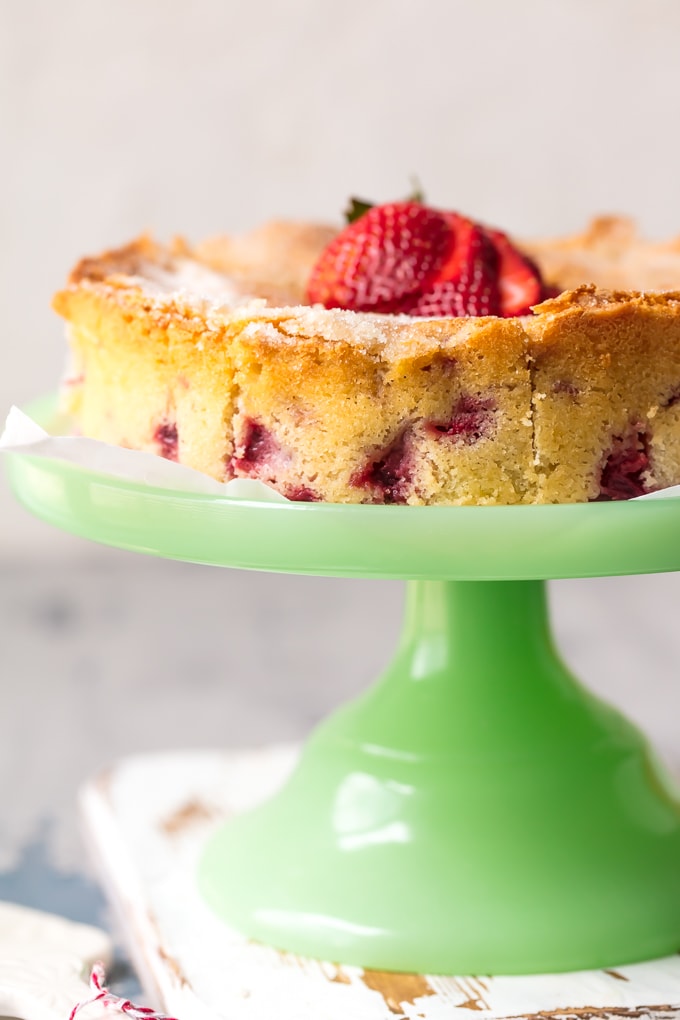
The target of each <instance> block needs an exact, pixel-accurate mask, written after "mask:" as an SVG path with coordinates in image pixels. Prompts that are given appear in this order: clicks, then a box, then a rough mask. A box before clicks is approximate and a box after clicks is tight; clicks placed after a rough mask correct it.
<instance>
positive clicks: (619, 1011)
mask: <svg viewBox="0 0 680 1020" xmlns="http://www.w3.org/2000/svg"><path fill="white" fill-rule="evenodd" d="M295 754H296V752H295V749H292V748H270V749H268V750H266V751H261V752H248V753H239V754H220V753H212V754H211V753H205V752H179V753H172V754H167V755H157V754H156V755H148V756H143V757H137V758H129V759H126V760H124V761H122V762H121V763H119V764H118V765H117V766H116V767H115V768H113V769H112V770H111V771H109V772H108V773H106V774H105V775H103V776H101V777H100V778H99V779H97V780H95V781H94V782H92V783H91V784H90V785H89V786H88V787H86V789H85V790H84V791H83V794H82V807H83V811H84V815H85V820H86V825H87V830H88V833H89V835H90V837H91V840H92V845H93V848H94V851H95V854H96V857H97V859H98V862H99V865H100V868H101V871H102V874H103V876H104V878H105V880H106V882H107V885H108V888H109V892H110V894H111V897H112V899H113V901H114V902H115V903H116V904H117V906H118V908H119V910H120V914H121V917H122V920H123V922H124V926H125V928H126V931H127V935H128V939H129V944H130V948H131V951H132V952H133V955H134V957H135V959H136V962H137V966H138V969H139V971H140V975H141V977H142V979H143V981H144V982H145V984H146V986H147V993H148V994H150V995H157V996H158V997H159V998H160V1001H161V1003H162V1005H163V1008H164V1009H165V1010H166V1011H167V1012H168V1013H171V1014H173V1015H175V1016H178V1017H180V1018H181V1020H194V1018H196V1020H199V1018H200V1020H209V1018H210V1020H216V1018H217V1017H221V1018H224V1017H227V1018H228V1020H272V1018H276V1020H394V1017H395V1016H396V1015H401V1016H405V1017H408V1018H412V1020H485V1018H495V1017H525V1016H532V1017H537V1016H538V1015H540V1017H541V1020H543V1018H545V1016H546V1015H548V1016H550V1017H558V1018H561V1017H567V1018H572V1017H573V1018H579V1020H592V1018H593V1017H604V1016H612V1017H635V1018H639V1017H643V1018H646V1017H655V1018H659V1020H680V955H679V956H673V957H668V958H666V959H663V960H657V961H653V962H651V963H643V964H636V965H635V966H628V967H619V968H616V969H615V970H609V971H588V972H583V973H578V974H560V975H541V976H531V977H505V978H479V977H476V978H475V977H427V976H424V975H417V974H410V975H409V974H406V975H396V974H384V973H380V972H375V971H366V972H364V971H362V970H361V969H360V968H358V967H335V966H333V965H332V964H324V963H319V962H316V961H314V960H309V959H303V958H300V957H296V956H293V955H292V954H286V953H279V952H277V951H276V950H274V949H271V948H268V947H266V946H260V945H256V944H252V943H250V942H248V940H247V939H245V938H243V937H242V936H240V935H239V934H237V933H236V932H234V931H232V930H231V929H229V928H228V927H227V926H226V925H225V924H223V923H222V922H221V921H220V920H219V919H218V918H216V917H215V916H213V914H212V913H211V912H210V911H209V910H208V908H207V907H206V906H205V905H204V903H203V902H202V900H201V898H200V895H199V893H198V890H197V887H196V871H197V865H198V860H199V858H200V854H201V851H202V848H203V847H204V845H205V841H206V839H207V838H208V837H209V836H210V834H211V833H212V832H213V831H214V830H215V828H216V826H217V825H219V824H220V823H221V822H222V821H223V820H224V819H225V818H227V817H229V816H230V815H233V814H234V813H236V812H238V811H242V810H244V809H246V808H248V807H250V806H252V805H254V804H256V803H257V802H258V801H260V800H262V799H263V798H264V797H265V796H267V795H268V794H269V793H270V792H272V791H273V790H274V789H275V788H276V787H277V786H279V785H280V784H281V782H282V781H283V780H284V779H285V777H286V775H287V774H288V773H289V772H290V769H291V767H292V765H293V763H294V761H295ZM234 881H238V875H234Z"/></svg>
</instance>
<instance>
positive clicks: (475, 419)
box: [427, 394, 496, 443]
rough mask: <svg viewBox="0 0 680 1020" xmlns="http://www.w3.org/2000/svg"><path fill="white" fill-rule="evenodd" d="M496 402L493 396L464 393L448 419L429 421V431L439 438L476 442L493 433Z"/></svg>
mask: <svg viewBox="0 0 680 1020" xmlns="http://www.w3.org/2000/svg"><path fill="white" fill-rule="evenodd" d="M495 409H496V402H495V400H494V399H493V397H479V396H473V395H465V394H464V395H463V396H462V397H459V399H458V400H457V401H456V404H455V406H454V408H453V411H452V412H451V417H450V418H449V420H448V421H446V422H442V423H435V422H428V424H427V431H428V432H429V433H430V434H431V435H433V436H435V437H436V438H438V439H445V438H448V439H453V440H454V441H455V442H460V443H475V442H477V440H478V439H481V438H482V437H483V436H487V435H489V434H490V433H491V431H492V429H493V423H494V411H495Z"/></svg>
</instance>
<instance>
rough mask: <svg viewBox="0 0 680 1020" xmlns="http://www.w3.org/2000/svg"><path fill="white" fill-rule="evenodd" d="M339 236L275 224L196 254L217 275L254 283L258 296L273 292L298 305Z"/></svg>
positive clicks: (325, 229)
mask: <svg viewBox="0 0 680 1020" xmlns="http://www.w3.org/2000/svg"><path fill="white" fill-rule="evenodd" d="M337 232H338V228H337V227H334V226H330V225H327V224H320V223H296V222H291V221H288V220H272V221H271V222H269V223H265V224H263V226H261V227H258V228H257V229H256V230H253V231H251V232H250V233H248V234H242V235H236V236H227V237H214V238H209V239H208V240H206V241H202V242H201V243H200V244H198V245H196V247H195V248H194V249H193V252H192V254H193V256H194V257H195V258H197V259H198V260H199V261H200V262H203V263H205V265H207V266H210V267H211V268H212V269H215V270H216V271H217V272H220V273H226V274H228V275H235V276H238V277H241V278H244V279H247V280H250V281H251V282H252V283H253V284H254V285H255V286H256V288H257V289H256V290H255V293H258V294H260V293H262V287H264V288H265V289H271V288H273V289H275V290H276V291H279V292H282V293H286V294H287V295H288V296H289V300H288V303H289V304H291V305H298V304H302V303H303V302H304V295H305V290H306V287H307V281H308V279H309V276H310V273H311V271H312V268H313V266H314V264H315V263H316V261H317V259H318V258H319V255H320V254H321V252H322V251H323V250H324V248H325V247H326V246H327V245H328V244H329V243H330V241H332V239H333V238H334V237H335V235H336V234H337Z"/></svg>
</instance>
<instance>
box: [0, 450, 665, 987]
mask: <svg viewBox="0 0 680 1020" xmlns="http://www.w3.org/2000/svg"><path fill="white" fill-rule="evenodd" d="M10 476H11V480H12V484H13V486H14V489H15V491H16V493H17V495H18V497H19V499H21V500H22V502H23V503H24V504H25V505H26V506H27V507H28V508H29V509H31V510H32V511H33V512H35V513H37V514H38V515H39V516H40V517H42V518H44V519H46V520H48V521H51V522H52V523H54V524H57V525H59V526H61V527H64V528H66V529H67V530H69V531H73V532H76V533H77V534H80V535H82V536H84V537H87V538H92V539H95V540H99V541H103V542H107V543H110V544H113V545H118V546H121V547H124V548H127V549H136V550H138V551H144V552H148V553H153V554H156V555H160V556H167V557H172V558H176V559H185V560H193V561H195V562H202V563H214V564H219V565H224V566H227V565H229V566H238V567H247V568H254V569H263V570H287V571H295V572H300V573H320V574H333V575H344V576H352V575H353V576H362V577H402V578H406V579H410V583H409V594H408V602H407V611H406V621H405V627H404V632H403V636H402V639H401V643H400V645H399V647H398V649H397V652H396V655H395V657H394V660H393V662H392V664H391V665H390V666H389V668H388V669H387V671H386V672H385V674H384V676H383V677H382V678H381V679H380V680H379V681H378V683H377V684H376V685H375V686H374V687H373V688H371V689H370V690H369V691H368V693H366V694H365V695H364V696H363V697H361V698H359V699H358V700H356V701H354V702H352V703H350V704H349V705H346V706H345V707H343V708H342V709H340V710H339V711H338V712H337V713H336V714H335V715H334V716H332V717H331V718H330V719H329V720H327V721H326V722H325V723H324V724H322V725H321V726H320V727H319V729H318V730H317V731H316V732H315V733H314V734H313V735H312V737H311V739H310V740H309V742H308V744H307V746H306V748H305V750H304V752H303V755H302V757H301V760H300V763H299V765H298V767H297V769H296V771H295V772H294V774H293V776H292V778H291V779H290V780H289V782H288V783H287V785H286V786H285V787H284V789H283V790H282V791H281V792H280V793H278V794H277V795H275V796H274V798H272V799H271V800H270V801H268V802H267V803H266V804H264V805H263V806H261V807H259V808H257V809H255V810H254V811H252V812H250V813H249V814H245V815H242V816H239V817H237V818H236V819H234V820H232V821H230V822H229V823H227V824H226V825H225V826H224V828H223V829H222V830H221V831H220V832H218V834H217V835H216V836H215V837H213V839H212V841H211V842H210V843H209V845H208V846H207V847H206V850H205V853H204V856H203V860H202V864H201V867H200V874H199V882H200V886H201V889H202V891H203V894H204V896H205V899H206V901H207V902H208V903H209V904H210V906H211V907H212V908H213V909H214V910H215V911H217V913H218V914H220V915H221V916H222V917H223V918H224V919H225V920H226V921H228V922H229V924H231V925H232V926H234V927H236V928H237V929H239V930H241V931H242V932H244V933H245V934H246V935H248V936H250V937H252V938H254V939H257V940H261V941H264V942H267V943H270V944H272V945H274V946H277V947H278V948H283V949H288V950H291V951H293V952H296V953H300V954H303V955H307V956H312V957H317V958H321V959H328V960H333V961H336V962H341V963H347V964H356V965H359V966H362V967H368V968H375V969H382V970H404V971H418V972H422V973H429V974H436V973H444V974H451V973H457V974H465V973H468V974H503V973H505V974H520V973H538V972H545V971H564V970H577V969H592V968H598V967H611V966H615V965H616V964H622V963H626V962H631V961H635V960H643V959H650V958H653V957H656V956H663V955H666V954H671V953H674V952H676V951H677V950H678V949H679V948H680V800H679V798H678V793H677V791H676V790H675V789H673V786H672V783H671V781H670V779H669V778H668V777H667V776H666V775H665V773H664V772H663V770H662V769H661V768H660V766H659V764H658V763H657V762H656V760H655V758H654V755H653V752H652V751H651V749H650V748H649V746H648V744H647V742H646V741H645V739H644V738H643V737H642V735H641V734H640V733H639V732H638V731H637V730H636V729H635V727H633V726H632V725H631V724H630V723H629V722H627V721H626V720H625V719H623V718H622V717H621V716H620V715H619V713H617V712H615V711H614V710H613V709H611V708H609V707H608V706H606V705H604V704H603V703H602V702H600V701H599V700H598V699H596V698H594V697H593V696H592V695H591V694H589V693H588V692H587V691H586V690H585V689H584V688H583V687H582V686H581V685H580V684H579V683H578V682H577V681H576V680H574V678H573V677H572V676H571V675H570V674H569V672H568V671H567V670H566V668H565V667H564V666H563V665H562V663H561V662H560V660H559V658H558V657H557V655H556V654H555V651H554V649H553V645H552V642H551V638H550V634H549V629H548V624H547V617H546V610H545V599H544V591H543V580H542V579H544V578H547V577H575V576H597V575H602V574H625V573H642V572H653V571H662V570H676V569H680V501H679V500H677V499H665V500H663V499H659V500H649V501H642V502H635V503H625V504H623V503H618V504H604V503H601V504H592V505H572V506H525V507H374V506H340V505H334V504H295V503H290V504H279V503H265V502H262V503H256V502H236V501H230V500H225V499H220V498H215V497H209V496H194V495H183V494H178V493H170V492H165V491H162V490H154V489H150V488H148V487H144V486H141V485H136V484H133V483H125V482H120V481H117V480H115V479H109V478H105V477H103V476H98V475H95V474H93V473H90V472H87V471H84V470H82V469H76V468H74V467H72V466H67V465H64V464H59V463H56V462H49V461H39V460H37V459H32V458H30V457H25V456H14V457H12V461H11V466H10ZM332 654H333V650H332V649H329V655H332ZM640 679H641V682H644V676H642V675H641V678H640ZM319 682H320V683H322V682H323V677H319ZM235 874H237V875H239V880H238V882H235V881H234V879H233V876H234V875H235ZM227 876H230V877H229V878H228V877H227Z"/></svg>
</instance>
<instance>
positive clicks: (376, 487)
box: [350, 427, 415, 503]
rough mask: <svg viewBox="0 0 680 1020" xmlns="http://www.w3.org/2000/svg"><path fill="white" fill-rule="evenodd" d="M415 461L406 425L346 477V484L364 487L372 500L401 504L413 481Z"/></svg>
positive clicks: (405, 498) (404, 500)
mask: <svg viewBox="0 0 680 1020" xmlns="http://www.w3.org/2000/svg"><path fill="white" fill-rule="evenodd" d="M414 467H415V463H414V456H413V450H412V444H411V432H410V429H409V428H408V427H407V428H405V429H403V430H402V432H400V433H399V435H398V436H397V437H396V438H395V439H393V440H392V442H391V443H390V444H389V445H388V446H387V447H385V449H384V450H382V451H381V452H380V453H378V454H377V455H374V456H373V457H371V459H370V460H369V461H368V463H367V464H366V465H365V466H364V467H363V468H360V469H359V470H358V471H356V472H355V473H354V474H353V475H352V477H351V478H350V485H354V486H356V487H357V488H364V489H368V490H370V491H371V492H372V494H373V498H374V501H375V502H376V503H405V502H406V500H407V497H408V494H409V492H410V490H411V487H412V483H413V471H414Z"/></svg>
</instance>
